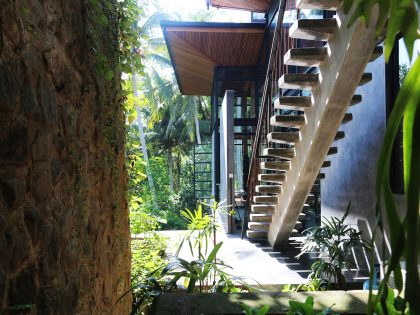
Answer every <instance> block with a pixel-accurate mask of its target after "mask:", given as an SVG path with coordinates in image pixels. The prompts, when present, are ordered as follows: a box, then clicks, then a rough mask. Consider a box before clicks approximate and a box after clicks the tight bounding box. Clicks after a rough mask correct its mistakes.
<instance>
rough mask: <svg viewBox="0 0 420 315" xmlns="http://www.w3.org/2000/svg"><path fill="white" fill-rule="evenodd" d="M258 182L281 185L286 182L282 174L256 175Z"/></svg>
mask: <svg viewBox="0 0 420 315" xmlns="http://www.w3.org/2000/svg"><path fill="white" fill-rule="evenodd" d="M258 180H259V181H261V182H272V183H283V182H284V181H285V180H286V175H285V174H284V173H276V174H258Z"/></svg>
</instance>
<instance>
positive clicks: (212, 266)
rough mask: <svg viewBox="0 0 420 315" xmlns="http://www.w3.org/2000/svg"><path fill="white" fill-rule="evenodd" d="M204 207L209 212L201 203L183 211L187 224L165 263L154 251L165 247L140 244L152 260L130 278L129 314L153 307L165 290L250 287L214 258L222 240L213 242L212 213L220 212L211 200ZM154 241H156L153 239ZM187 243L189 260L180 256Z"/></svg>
mask: <svg viewBox="0 0 420 315" xmlns="http://www.w3.org/2000/svg"><path fill="white" fill-rule="evenodd" d="M206 207H209V211H208V212H209V213H206V212H205V211H204V210H203V207H202V206H201V205H200V206H199V207H198V208H197V210H196V211H190V210H185V211H183V212H182V216H183V218H184V219H185V220H186V221H187V224H188V231H187V233H186V235H185V236H184V237H183V238H182V239H181V241H180V243H179V246H178V249H177V250H176V252H175V255H174V257H169V258H168V260H167V261H166V262H165V261H163V260H158V261H156V257H157V256H161V257H162V256H163V255H162V253H156V251H158V252H159V251H161V250H164V246H162V247H160V248H159V247H155V248H152V247H151V246H148V245H147V243H143V245H141V246H144V247H145V248H147V250H144V249H143V251H142V252H141V254H143V255H144V256H147V255H148V259H149V260H151V259H155V261H150V263H149V265H148V266H149V268H148V270H147V271H148V273H145V272H144V271H142V270H141V269H139V270H138V272H137V274H136V276H135V277H133V284H134V286H133V289H132V292H133V312H132V314H138V313H139V312H140V311H142V310H145V309H150V308H152V309H153V307H154V306H155V302H156V299H157V298H158V297H159V296H160V295H161V294H163V293H165V292H171V291H176V290H178V291H179V290H181V291H184V292H187V293H197V292H199V293H203V292H207V293H209V292H238V291H240V289H238V288H237V287H238V286H242V287H246V288H247V289H248V290H251V289H252V288H251V287H250V286H248V285H247V284H246V282H245V281H244V280H243V279H241V278H238V277H234V276H232V275H231V274H229V273H228V272H227V271H226V270H227V269H229V268H230V267H229V266H227V265H225V264H224V263H223V262H222V261H221V260H220V259H218V258H217V255H218V253H219V251H220V249H221V247H222V245H223V242H217V241H216V229H217V228H218V225H217V223H216V220H215V219H214V215H215V213H216V211H219V209H218V204H217V203H214V204H213V205H211V206H206ZM145 241H147V240H145ZM153 244H156V243H155V242H154V241H153ZM186 246H188V248H189V249H190V251H191V256H192V257H193V259H192V260H190V261H188V260H186V259H183V258H181V257H180V256H179V255H180V251H181V248H182V247H186ZM135 253H137V252H135ZM135 257H138V255H135ZM140 260H141V262H142V263H145V257H140ZM139 266H140V265H139ZM152 267H155V269H153V268H152ZM130 291H131V290H130ZM128 293H129V292H127V293H126V294H128ZM121 298H122V297H121Z"/></svg>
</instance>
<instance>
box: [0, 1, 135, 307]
mask: <svg viewBox="0 0 420 315" xmlns="http://www.w3.org/2000/svg"><path fill="white" fill-rule="evenodd" d="M116 16H117V15H116V12H115V3H114V2H113V1H106V0H99V1H89V0H81V1H73V0H62V1H57V0H19V1H17V0H15V1H13V0H0V307H1V308H3V309H7V308H10V307H14V306H17V305H28V304H30V305H32V308H31V310H30V311H28V313H31V314H111V313H112V314H128V313H129V310H130V303H131V301H130V297H129V295H128V296H127V298H125V299H123V300H122V301H121V302H120V303H118V305H116V306H114V304H115V302H116V301H117V299H118V297H120V296H121V295H122V294H123V293H124V292H125V291H126V290H128V289H129V287H130V249H129V237H130V235H129V223H128V210H127V203H126V199H125V190H126V173H125V169H124V116H123V111H122V104H121V97H120V87H119V86H120V82H119V79H118V78H119V77H120V74H119V73H118V71H117V70H116V68H117V67H116V64H117V58H118V50H117V47H118V45H117V21H116V19H117V18H116Z"/></svg>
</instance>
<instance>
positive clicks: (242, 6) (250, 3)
mask: <svg viewBox="0 0 420 315" xmlns="http://www.w3.org/2000/svg"><path fill="white" fill-rule="evenodd" d="M270 4H271V0H207V5H208V6H209V5H211V6H212V7H216V8H226V9H238V10H246V11H252V12H267V10H268V9H269V8H270Z"/></svg>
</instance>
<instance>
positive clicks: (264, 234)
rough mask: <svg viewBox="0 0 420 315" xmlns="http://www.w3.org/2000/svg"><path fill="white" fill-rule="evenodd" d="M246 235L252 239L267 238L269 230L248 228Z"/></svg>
mask: <svg viewBox="0 0 420 315" xmlns="http://www.w3.org/2000/svg"><path fill="white" fill-rule="evenodd" d="M246 236H248V238H250V239H260V238H267V231H252V230H247V231H246Z"/></svg>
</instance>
